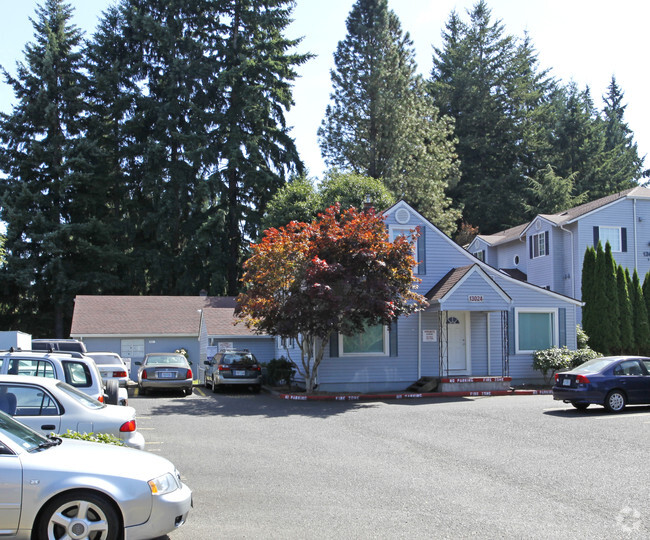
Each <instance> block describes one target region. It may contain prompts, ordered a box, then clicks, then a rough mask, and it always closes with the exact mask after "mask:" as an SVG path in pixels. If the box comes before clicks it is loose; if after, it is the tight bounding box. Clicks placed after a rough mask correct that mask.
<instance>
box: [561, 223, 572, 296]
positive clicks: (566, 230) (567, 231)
mask: <svg viewBox="0 0 650 540" xmlns="http://www.w3.org/2000/svg"><path fill="white" fill-rule="evenodd" d="M560 229H561V230H563V231H564V232H566V233H569V235H570V236H571V298H575V297H576V276H575V263H574V257H575V254H574V253H573V249H574V247H573V233H572V232H571V231H570V230H568V229H565V228H564V225H560Z"/></svg>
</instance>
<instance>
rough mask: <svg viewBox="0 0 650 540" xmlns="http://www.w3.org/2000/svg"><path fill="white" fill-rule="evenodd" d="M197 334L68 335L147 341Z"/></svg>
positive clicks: (85, 337)
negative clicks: (148, 339) (149, 339)
mask: <svg viewBox="0 0 650 540" xmlns="http://www.w3.org/2000/svg"><path fill="white" fill-rule="evenodd" d="M197 336H198V334H142V333H139V334H70V337H71V338H75V339H87V338H106V339H113V338H115V339H137V338H142V339H147V338H167V337H168V338H195V337H197Z"/></svg>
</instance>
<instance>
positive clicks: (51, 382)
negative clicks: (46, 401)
mask: <svg viewBox="0 0 650 540" xmlns="http://www.w3.org/2000/svg"><path fill="white" fill-rule="evenodd" d="M60 382H61V381H60V380H59V379H51V378H50V377H34V376H32V375H0V383H24V384H27V383H29V384H38V385H40V386H45V387H47V388H53V387H55V386H57V385H58V384H59V383H60Z"/></svg>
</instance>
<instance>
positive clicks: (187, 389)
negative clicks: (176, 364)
mask: <svg viewBox="0 0 650 540" xmlns="http://www.w3.org/2000/svg"><path fill="white" fill-rule="evenodd" d="M192 392H194V388H192V387H191V386H190V387H189V388H186V389H185V395H186V396H191V395H192Z"/></svg>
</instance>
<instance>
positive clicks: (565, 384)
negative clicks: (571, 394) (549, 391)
mask: <svg viewBox="0 0 650 540" xmlns="http://www.w3.org/2000/svg"><path fill="white" fill-rule="evenodd" d="M562 384H563V385H564V386H571V379H564V381H562Z"/></svg>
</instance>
